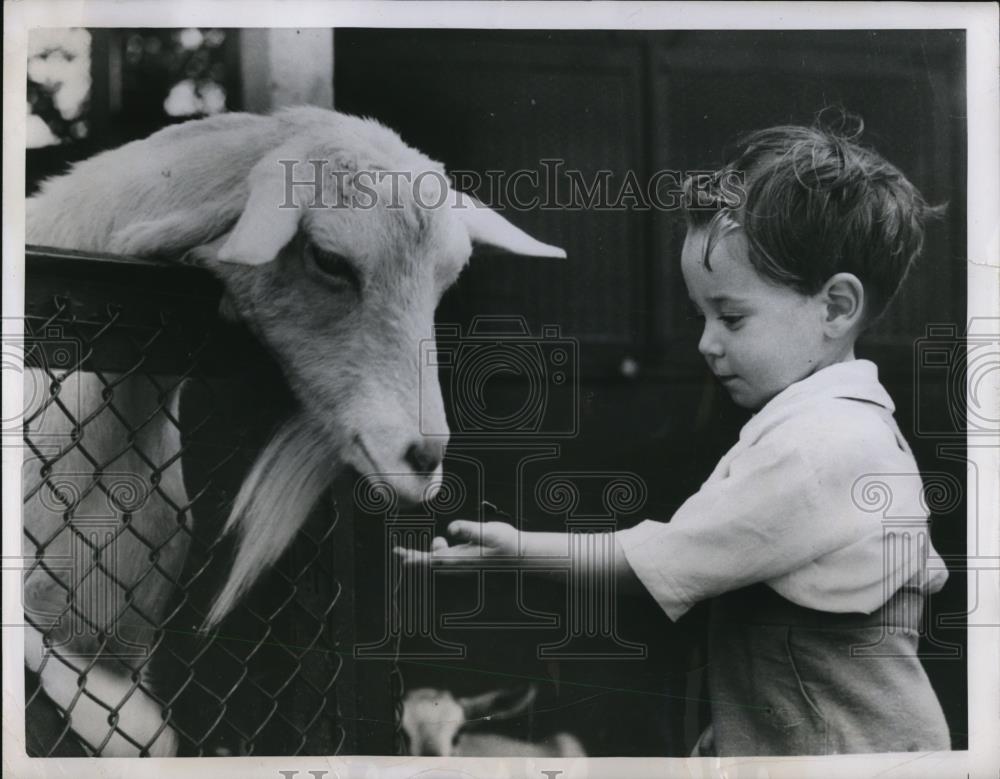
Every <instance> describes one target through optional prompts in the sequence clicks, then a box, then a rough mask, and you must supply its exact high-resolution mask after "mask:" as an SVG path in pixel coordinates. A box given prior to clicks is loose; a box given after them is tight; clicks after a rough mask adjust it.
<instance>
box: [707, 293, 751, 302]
mask: <svg viewBox="0 0 1000 779" xmlns="http://www.w3.org/2000/svg"><path fill="white" fill-rule="evenodd" d="M708 302H709V303H745V302H746V298H741V297H738V296H735V295H712V296H711V297H709V298H708Z"/></svg>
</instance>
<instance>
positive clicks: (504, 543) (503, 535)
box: [395, 520, 646, 594]
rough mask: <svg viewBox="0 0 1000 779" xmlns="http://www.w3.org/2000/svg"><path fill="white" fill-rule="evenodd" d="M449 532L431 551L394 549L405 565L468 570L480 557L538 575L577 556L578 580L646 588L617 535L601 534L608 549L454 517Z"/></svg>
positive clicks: (562, 568)
mask: <svg viewBox="0 0 1000 779" xmlns="http://www.w3.org/2000/svg"><path fill="white" fill-rule="evenodd" d="M448 534H449V536H451V538H452V543H451V544H450V545H449V544H448V542H447V541H446V540H445V539H443V538H435V539H434V543H433V544H432V546H431V551H430V552H429V553H427V552H418V551H416V550H412V549H396V550H395V551H396V553H397V554H398V555H400V556H401V557H402V558H403V560H404V562H407V563H429V562H431V561H434V562H435V563H437V564H443V565H446V566H447V565H454V566H456V567H461V568H463V569H468V568H469V567H470V566H474V565H475V561H476V560H483V562H484V563H488V564H489V565H491V566H493V565H496V564H497V562H499V561H503V563H505V564H509V565H512V566H516V567H519V568H523V569H524V570H528V571H532V570H533V571H534V572H536V573H540V574H557V573H560V572H562V571H565V570H566V567H565V565H564V564H556V562H557V561H561V560H565V559H566V558H567V557H569V556H570V555H573V556H575V558H576V559H575V560H573V561H572V562H571V564H572V565H573V566H574V567H575V568H576V570H578V571H579V574H580V577H581V579H582V581H585V582H589V581H594V580H595V579H599V578H601V577H614V579H615V582H616V584H617V585H618V586H619V587H620V588H621V591H622V592H626V593H630V594H639V593H642V592H645V591H646V590H645V588H644V587H643V586H642V583H641V582H640V581H639V578H638V577H637V576H636V575H635V573H634V572H633V570H632V566H631V565H629V562H628V560H627V559H626V557H625V552H624V550H623V548H622V545H621V542H620V541H619V540H618V537H617V534H616V533H605V534H602V535H604V536H605V539H604V540H609V541H610V542H611V543H610V550H609V549H608V545H607V544H603V543H581V544H571V543H570V542H571V536H570V534H568V533H540V532H529V531H523V530H517V528H515V527H514V526H513V525H509V524H507V523H506V522H485V523H482V524H480V523H478V522H469V521H464V520H458V521H456V522H453V523H452V524H451V525H449V526H448ZM607 536H610V539H608V538H607ZM609 551H610V554H609V553H608V552H609Z"/></svg>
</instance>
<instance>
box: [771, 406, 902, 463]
mask: <svg viewBox="0 0 1000 779" xmlns="http://www.w3.org/2000/svg"><path fill="white" fill-rule="evenodd" d="M765 440H766V441H767V443H768V444H770V445H775V446H787V447H790V448H794V449H795V450H796V451H797V452H799V453H800V454H801V455H802V457H803V458H804V459H806V460H808V461H810V462H811V463H813V464H814V465H816V466H817V467H818V468H820V469H822V470H826V469H827V468H830V467H834V468H846V469H848V470H852V471H856V470H859V469H860V470H867V471H873V470H877V469H892V468H895V469H900V468H910V467H911V464H913V465H912V467H915V464H914V463H913V455H912V454H911V453H910V450H909V447H908V446H907V445H906V443H905V441H903V439H902V436H901V434H900V433H899V428H898V427H897V426H896V424H895V421H894V419H893V416H892V411H891V410H890V409H888V408H886V407H884V406H881V405H879V404H877V403H873V402H871V401H868V400H862V399H857V398H849V397H820V398H816V399H814V400H813V401H812V402H810V403H808V404H802V406H801V407H800V408H799V409H797V411H796V413H794V414H788V415H787V416H785V417H784V418H782V419H781V420H780V421H777V422H776V424H774V425H773V426H772V427H771V428H770V429H768V430H767V431H765V432H764V434H763V435H762V436H761V439H760V442H761V443H763V442H764V441H765Z"/></svg>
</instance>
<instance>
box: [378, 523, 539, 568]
mask: <svg viewBox="0 0 1000 779" xmlns="http://www.w3.org/2000/svg"><path fill="white" fill-rule="evenodd" d="M518 535H519V531H518V530H517V528H515V527H514V526H513V525H509V524H507V523H506V522H470V521H468V520H465V519H457V520H455V521H454V522H452V523H451V524H450V525H448V536H449V538H450V539H451V543H450V544H449V543H448V540H447V539H445V538H442V537H441V536H437V537H436V538H434V540H433V541H432V542H431V551H430V552H423V551H420V550H417V549H404V548H403V547H401V546H397V547H394V548H393V550H392V551H393V552H394V553H395V554H396V555H398V556H399V557H401V558H402V560H403V563H404V564H407V565H410V564H414V563H429V562H431V561H432V560H433V561H434V562H438V561H440V562H442V563H444V564H448V563H451V562H454V563H465V564H468V563H471V562H472V561H473V559H474V558H477V557H493V558H496V557H506V558H511V560H512V561H513V560H515V559H516V558H517V556H518V554H519V551H520V550H519V548H518Z"/></svg>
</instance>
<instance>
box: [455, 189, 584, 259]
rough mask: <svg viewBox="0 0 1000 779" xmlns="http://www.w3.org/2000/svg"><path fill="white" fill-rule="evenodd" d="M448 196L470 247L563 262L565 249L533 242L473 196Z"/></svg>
mask: <svg viewBox="0 0 1000 779" xmlns="http://www.w3.org/2000/svg"><path fill="white" fill-rule="evenodd" d="M449 196H450V205H451V208H452V210H453V211H454V212H455V214H456V215H457V216H458V218H459V219H460V220H461V221H462V223H463V224H464V225H465V228H466V229H467V230H468V231H469V238H471V239H472V242H473V243H484V244H487V245H488V246H495V247H496V248H498V249H503V250H505V251H508V252H511V253H512V254H523V255H526V256H528V257H556V258H559V259H565V257H566V251H565V250H564V249H560V248H559V247H558V246H550V245H549V244H547V243H542V242H541V241H536V240H535V239H534V238H532V237H531V236H530V235H528V234H527V233H526V232H524V230H522V229H521V228H519V227H515V226H514V225H512V224H511V223H510V222H508V221H507V220H506V219H504V218H503V217H502V216H500V214H498V213H497V212H496V211H494V210H493V209H492V208H488V207H487V206H484V205H483V204H482V203H480V202H479V201H478V200H476V198H474V197H472V195H468V194H466V193H464V192H456V191H455V190H453V189H452V190H449Z"/></svg>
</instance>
